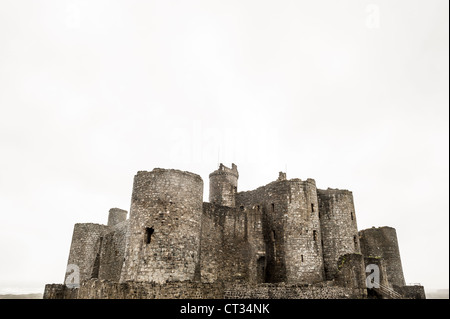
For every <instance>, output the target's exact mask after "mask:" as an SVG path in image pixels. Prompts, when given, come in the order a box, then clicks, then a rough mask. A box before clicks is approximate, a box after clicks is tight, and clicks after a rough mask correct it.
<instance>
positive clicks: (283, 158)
mask: <svg viewBox="0 0 450 319" xmlns="http://www.w3.org/2000/svg"><path fill="white" fill-rule="evenodd" d="M448 6H449V4H448V1H447V0H442V1H437V0H435V1H430V0H427V1H424V0H420V1H419V0H415V1H413V0H396V1H387V0H385V1H379V0H373V1H364V0H352V1H350V0H339V1H337V0H320V1H317V0H316V1H312V0H309V1H294V0H291V1H281V0H277V1H267V0H266V1H261V0H258V1H256V0H244V1H242V0H239V1H237V0H236V1H230V0H227V1H213V0H204V1H194V0H190V1H181V0H179V1H173V0H172V1H168V0H164V1H113V0H108V1H106V0H105V1H93V0H89V1H62V0H57V1H18V0H14V1H5V0H0V152H1V153H0V208H1V213H0V293H4V292H25V291H30V292H43V288H44V284H45V283H62V282H63V278H64V272H65V267H66V263H67V258H68V254H69V248H70V241H71V236H72V230H73V225H74V223H77V222H95V223H106V222H107V214H108V210H109V209H110V208H111V207H119V208H123V209H126V210H129V206H130V199H131V190H132V183H133V177H134V174H135V173H136V172H137V171H139V170H152V169H153V168H155V167H162V168H176V169H181V170H187V171H191V172H194V173H197V174H199V175H201V176H202V178H203V180H204V183H205V188H204V198H205V200H207V198H208V174H209V173H210V172H212V171H213V170H215V169H216V168H217V165H218V162H219V161H220V162H223V163H224V164H225V165H227V166H230V165H231V162H234V163H236V164H237V165H238V169H239V173H240V180H239V190H250V189H254V188H256V187H258V186H261V185H265V184H267V183H269V182H271V181H273V180H275V179H276V178H277V177H278V172H279V171H285V170H286V168H287V174H288V178H301V179H306V178H308V177H311V178H314V179H315V180H316V183H317V185H318V187H319V188H327V187H332V188H343V189H349V190H352V191H353V194H354V199H355V206H356V214H357V220H358V227H359V229H365V228H369V227H371V226H385V225H388V226H392V227H395V228H396V229H397V234H398V239H399V244H400V252H401V257H402V262H403V269H404V273H405V277H406V281H407V282H408V283H413V282H420V283H422V284H423V285H425V288H426V289H433V288H448V282H449V278H448V273H449V256H448V252H449V247H448V243H449V228H448V227H449V221H448V216H449V197H448V191H449V189H448V188H449V187H448V176H449V169H448V163H449V158H448V154H449V152H448V151H449V149H448V142H449V141H448V130H449V121H448V102H449V101H448V100H449V98H448V93H449V92H448V85H449V83H448V82H449V81H448V79H449V74H448V69H449V65H448V57H449V43H448V36H449V34H448V30H449V16H448V11H449V10H448V9H449V8H448Z"/></svg>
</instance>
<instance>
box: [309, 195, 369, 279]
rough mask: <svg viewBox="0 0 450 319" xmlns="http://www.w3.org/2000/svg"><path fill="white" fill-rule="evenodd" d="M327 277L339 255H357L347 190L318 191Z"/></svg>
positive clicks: (333, 269) (336, 265) (333, 274)
mask: <svg viewBox="0 0 450 319" xmlns="http://www.w3.org/2000/svg"><path fill="white" fill-rule="evenodd" d="M317 195H318V200H319V217H320V228H321V230H322V247H323V260H324V268H325V278H326V280H331V279H333V278H334V276H335V274H336V272H337V269H338V260H339V257H341V256H342V255H345V254H360V253H361V249H360V245H359V236H358V226H357V224H356V214H355V206H354V203H353V194H352V192H350V191H348V190H340V189H331V188H328V189H327V190H320V189H319V190H317Z"/></svg>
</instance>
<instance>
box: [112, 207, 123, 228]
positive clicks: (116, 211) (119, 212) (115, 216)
mask: <svg viewBox="0 0 450 319" xmlns="http://www.w3.org/2000/svg"><path fill="white" fill-rule="evenodd" d="M127 214H128V212H127V211H126V210H123V209H120V208H111V209H110V210H109V215H108V226H114V225H117V224H119V223H121V222H123V221H125V220H127Z"/></svg>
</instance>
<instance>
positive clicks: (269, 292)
mask: <svg viewBox="0 0 450 319" xmlns="http://www.w3.org/2000/svg"><path fill="white" fill-rule="evenodd" d="M209 177H210V194H209V198H210V202H209V203H203V200H202V199H203V180H202V178H201V177H200V176H199V175H196V174H193V173H190V172H184V171H179V170H173V169H160V168H156V169H154V170H153V171H150V172H147V171H140V172H138V173H137V174H136V176H135V177H134V184H133V191H132V198H131V209H130V214H129V218H128V219H127V211H125V210H122V209H118V208H113V209H111V210H110V211H109V216H108V223H107V225H98V224H76V225H75V228H74V232H73V237H72V245H71V248H70V253H69V260H68V271H67V273H66V277H65V281H64V284H62V285H58V284H52V285H47V286H46V288H45V292H44V298H47V299H57V298H62V299H74V298H81V299H83V298H102V299H103V298H104V299H117V298H127V299H138V298H139V299H141V298H143V299H151V298H189V299H198V298H209V299H217V298H254V299H256V298H286V299H290V298H293V299H299V298H333V299H335V298H399V297H400V298H403V297H404V298H419V297H420V298H422V297H424V294H422V291H423V287H422V286H405V284H404V278H403V271H402V268H401V261H400V254H399V249H398V243H397V237H396V234H395V229H393V228H386V227H384V228H381V229H369V230H365V231H361V232H359V235H358V228H357V223H356V213H355V207H354V204H353V195H352V193H351V192H350V191H347V190H338V189H327V190H319V189H317V188H316V183H315V181H314V180H313V179H307V180H306V181H302V180H300V179H290V180H288V179H287V177H286V173H283V172H280V173H279V176H278V179H277V180H275V181H273V182H271V183H269V184H267V185H265V186H261V187H259V188H257V189H255V190H252V191H246V192H238V190H237V182H238V177H239V174H238V171H237V167H236V165H234V164H233V165H232V168H228V167H225V166H224V165H223V164H220V167H219V169H218V170H216V171H214V172H213V173H211V174H210V176H209ZM372 266H375V267H378V268H379V269H380V274H381V276H380V278H381V279H380V280H381V283H382V286H383V287H382V288H380V289H378V290H370V289H367V286H366V276H367V273H366V270H367V269H369V268H370V267H372ZM366 267H369V268H367V269H366ZM77 269H79V279H80V280H79V282H75V281H76V280H77V276H74V275H76V274H77V273H76V272H77ZM68 279H70V280H68Z"/></svg>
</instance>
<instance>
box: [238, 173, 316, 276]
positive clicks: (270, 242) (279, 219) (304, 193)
mask: <svg viewBox="0 0 450 319" xmlns="http://www.w3.org/2000/svg"><path fill="white" fill-rule="evenodd" d="M236 207H239V209H242V210H244V211H245V210H247V209H256V210H257V211H261V214H262V216H261V223H262V224H261V230H262V233H263V238H264V243H265V256H264V258H265V264H266V268H265V276H264V277H265V282H269V283H276V282H288V283H302V282H310V283H311V282H319V281H322V280H323V259H322V247H321V244H320V243H321V232H320V222H319V217H318V210H317V207H318V203H317V194H316V186H315V182H314V180H312V179H308V180H307V181H301V180H299V179H292V180H285V179H284V178H279V179H278V180H277V181H275V182H272V183H269V184H268V185H266V186H263V187H259V188H258V189H256V190H253V191H248V192H239V193H238V194H237V195H236Z"/></svg>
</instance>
